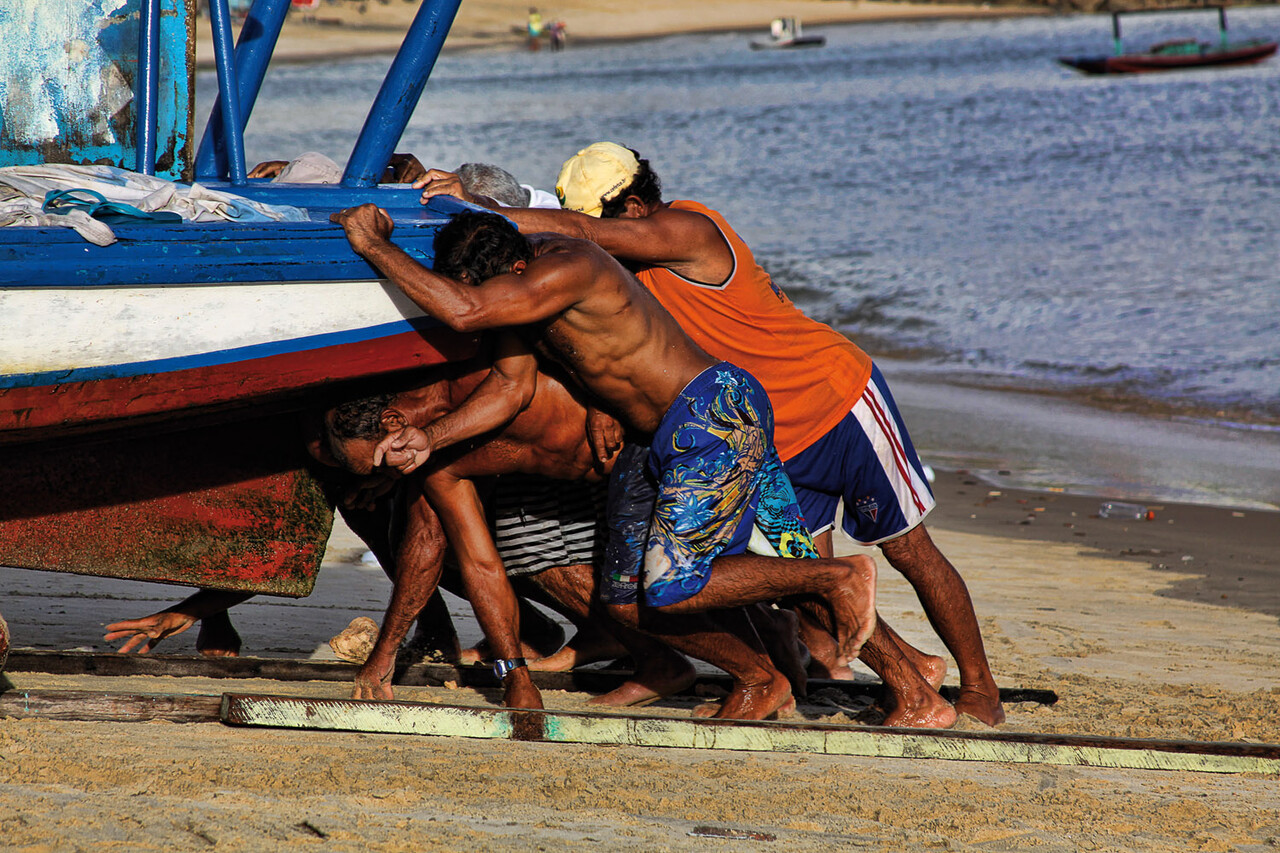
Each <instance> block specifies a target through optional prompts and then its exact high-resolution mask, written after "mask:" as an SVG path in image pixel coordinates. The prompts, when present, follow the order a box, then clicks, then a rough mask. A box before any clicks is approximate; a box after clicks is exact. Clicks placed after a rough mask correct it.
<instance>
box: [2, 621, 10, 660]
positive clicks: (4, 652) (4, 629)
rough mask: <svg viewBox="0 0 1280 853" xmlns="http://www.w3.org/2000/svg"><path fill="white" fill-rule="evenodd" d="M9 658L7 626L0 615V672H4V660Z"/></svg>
mask: <svg viewBox="0 0 1280 853" xmlns="http://www.w3.org/2000/svg"><path fill="white" fill-rule="evenodd" d="M8 659H9V626H8V625H6V624H5V621H4V617H3V616H0V672H4V664H5V661H7V660H8Z"/></svg>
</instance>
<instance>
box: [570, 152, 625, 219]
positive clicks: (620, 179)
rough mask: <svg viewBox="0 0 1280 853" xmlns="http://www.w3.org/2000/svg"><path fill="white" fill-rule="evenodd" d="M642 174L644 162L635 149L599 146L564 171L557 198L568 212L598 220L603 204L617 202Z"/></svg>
mask: <svg viewBox="0 0 1280 853" xmlns="http://www.w3.org/2000/svg"><path fill="white" fill-rule="evenodd" d="M639 173H640V161H639V160H638V159H636V155H635V154H633V153H631V149H629V148H625V147H623V146H621V145H619V144H618V143H616V142H596V143H594V144H592V145H588V146H587V147H586V148H583V149H582V150H581V151H579V152H578V153H577V154H574V155H573V156H572V157H570V158H569V159H568V160H566V161H565V162H564V165H563V166H561V167H560V177H559V178H557V179H556V198H558V199H560V206H561V207H563V208H564V209H565V210H576V211H578V212H579V213H585V214H586V215H587V216H597V217H598V216H599V215H600V213H601V211H602V210H603V207H604V205H603V202H606V201H613V200H614V199H615V198H617V197H618V193H620V192H622V191H623V190H624V189H626V188H627V187H628V186H630V185H631V182H632V181H633V180H635V177H636V175H637V174H639Z"/></svg>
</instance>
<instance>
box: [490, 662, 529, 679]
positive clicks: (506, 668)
mask: <svg viewBox="0 0 1280 853" xmlns="http://www.w3.org/2000/svg"><path fill="white" fill-rule="evenodd" d="M524 665H525V662H524V658H506V659H504V660H496V661H494V662H493V674H494V675H496V676H498V678H499V679H503V678H506V677H507V674H508V673H510V672H511V670H513V669H515V668H516V667H521V666H524Z"/></svg>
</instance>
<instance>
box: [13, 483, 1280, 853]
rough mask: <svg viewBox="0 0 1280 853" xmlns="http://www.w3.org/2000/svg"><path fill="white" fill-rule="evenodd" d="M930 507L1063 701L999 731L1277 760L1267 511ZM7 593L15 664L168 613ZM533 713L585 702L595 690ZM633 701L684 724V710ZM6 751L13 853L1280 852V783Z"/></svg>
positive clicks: (982, 597)
mask: <svg viewBox="0 0 1280 853" xmlns="http://www.w3.org/2000/svg"><path fill="white" fill-rule="evenodd" d="M936 488H937V492H938V495H939V499H940V507H939V509H938V510H937V511H936V512H935V514H934V515H933V516H932V517H931V520H930V522H929V524H930V528H931V530H932V531H933V534H934V537H935V539H936V540H937V541H938V542H939V544H940V546H941V547H942V549H943V550H944V552H946V553H947V554H948V555H949V556H950V557H951V559H952V560H953V561H954V562H955V563H956V565H957V566H958V567H959V568H960V570H961V572H962V573H963V574H964V576H965V578H966V580H967V582H968V584H969V587H970V590H971V593H972V595H973V598H974V601H975V603H976V606H977V611H978V615H979V619H980V622H981V625H982V628H983V632H984V636H985V639H986V643H987V649H988V654H989V656H990V658H991V662H992V666H993V669H994V670H995V673H996V676H997V679H998V680H999V681H1000V683H1001V685H1002V686H1003V687H1007V688H1008V687H1022V688H1034V689H1044V690H1052V691H1055V692H1056V693H1057V694H1058V696H1059V697H1060V698H1059V701H1058V702H1057V703H1056V704H1054V705H1052V706H1044V705H1040V704H1036V703H1029V702H1028V703H1017V704H1011V705H1009V706H1008V707H1007V710H1008V714H1009V719H1008V722H1006V723H1005V724H1004V725H1002V726H1001V727H1000V730H1001V731H1007V732H1045V733H1091V734H1097V735H1111V736H1131V737H1154V738H1175V739H1196V740H1206V741H1218V740H1226V741H1253V742H1269V743H1276V742H1280V714H1278V713H1277V711H1278V710H1280V688H1277V687H1276V686H1275V661H1276V660H1277V659H1278V657H1280V624H1278V622H1277V616H1278V615H1280V591H1278V590H1277V584H1275V583H1274V582H1270V583H1269V582H1268V579H1267V574H1268V573H1269V572H1270V573H1274V559H1275V558H1274V554H1275V548H1274V544H1275V541H1276V531H1277V530H1280V524H1277V522H1280V517H1278V516H1277V515H1276V514H1275V513H1264V512H1254V511H1241V510H1232V509H1217V508H1212V507H1197V506H1180V505H1173V504H1164V505H1157V506H1154V507H1153V508H1152V509H1153V511H1154V512H1155V514H1156V516H1155V518H1154V519H1153V520H1151V521H1145V520H1144V521H1140V522H1139V521H1120V520H1116V519H1102V518H1097V517H1095V514H1096V510H1097V501H1096V500H1095V499H1093V498H1089V497H1084V496H1078V495H1065V494H1054V493H1043V492H1024V491H1015V490H1010V489H1007V488H1003V487H1000V488H997V487H994V486H991V485H990V484H988V483H985V482H983V481H981V480H979V479H977V478H976V477H974V476H972V475H969V474H965V473H963V472H950V473H947V472H943V473H940V475H939V477H938V481H937V484H936ZM843 547H844V549H846V550H847V549H848V547H849V546H848V543H845V544H844V546H843ZM362 550H363V549H362V547H361V545H360V543H359V541H358V540H356V539H355V538H354V537H352V536H351V535H350V533H349V532H347V531H345V530H344V529H342V528H339V529H338V530H337V531H336V532H335V535H334V537H333V539H332V541H331V543H330V551H329V555H328V557H327V560H326V565H325V567H324V569H323V570H322V572H321V575H320V582H319V584H318V586H317V590H316V592H315V594H313V596H311V597H310V598H307V599H302V600H300V601H288V600H282V599H276V600H268V599H261V600H259V601H255V602H251V603H249V604H247V605H244V606H242V607H240V608H237V610H236V611H235V613H236V614H237V616H236V621H237V625H238V626H239V627H240V629H241V633H242V634H243V635H244V637H245V643H246V648H245V651H246V653H247V654H258V655H263V654H265V655H269V656H299V657H308V656H324V654H325V652H327V647H325V646H324V642H325V640H327V639H328V637H329V636H331V635H332V634H333V633H336V632H337V631H338V630H340V629H341V628H342V627H343V626H345V625H346V624H347V622H348V621H349V620H350V619H352V618H354V617H355V616H360V615H366V616H372V617H373V618H379V616H380V612H381V609H382V606H383V602H384V600H385V596H386V594H387V591H388V589H389V587H388V584H387V582H386V581H385V580H384V579H382V578H381V575H380V573H379V572H378V571H377V569H375V568H371V567H362V566H360V565H359V564H358V562H357V561H358V559H359V554H360V553H361V552H362ZM881 568H882V569H883V574H882V589H881V594H880V610H881V613H882V615H883V616H884V617H885V618H886V619H888V620H889V621H890V622H891V623H892V624H893V625H894V626H895V627H897V628H898V629H899V630H900V631H901V632H902V633H903V634H904V635H905V636H906V637H907V638H908V639H909V640H911V641H912V642H914V643H917V644H918V645H920V646H922V647H923V648H925V649H926V650H928V651H931V652H935V653H939V654H945V650H944V649H943V648H942V647H941V645H940V643H939V642H938V641H937V639H936V638H935V637H934V636H933V635H932V633H931V631H930V630H929V627H928V625H927V623H926V622H925V620H924V619H923V617H922V616H921V613H920V608H919V605H918V604H917V603H916V601H915V598H914V595H913V594H912V592H911V590H910V588H909V587H908V586H907V585H906V584H905V582H903V580H902V579H901V578H900V577H899V576H897V575H896V574H894V573H893V572H892V571H891V570H890V569H888V568H887V567H885V566H884V565H883V564H881ZM1273 576H1274V575H1273ZM0 584H3V589H4V590H5V592H4V594H3V595H2V596H0V613H3V614H4V615H5V617H6V618H7V619H8V620H9V623H10V626H11V628H12V631H13V634H14V645H15V646H16V647H22V646H38V647H41V648H93V649H99V650H105V649H106V648H107V645H106V644H105V643H103V642H102V641H101V639H100V637H101V632H102V626H103V625H104V624H105V623H107V622H109V621H113V620H115V619H118V618H124V617H127V616H131V615H135V614H137V615H141V614H142V613H145V612H150V611H152V610H154V609H158V607H159V606H160V605H161V602H166V601H170V600H173V599H176V598H178V597H180V596H181V595H182V594H183V591H182V590H180V589H178V588H173V587H157V586H153V585H142V584H135V583H131V582H126V581H118V582H111V581H104V580H101V579H91V578H68V577H64V576H59V575H52V574H46V573H40V572H30V571H19V570H3V571H0ZM68 585H69V586H68ZM59 588H62V589H64V593H62V594H58V593H57V592H56V590H57V589H59ZM138 599H150V600H138ZM464 611H465V608H459V613H462V612H464ZM463 627H464V631H463V633H464V639H468V636H467V634H468V632H470V637H471V638H473V637H475V636H477V634H476V633H475V631H474V624H473V623H471V624H468V625H465V626H463ZM193 643H194V638H192V637H189V636H186V635H184V636H182V637H179V638H175V639H174V640H171V641H169V642H168V643H166V644H165V645H162V646H161V648H160V651H167V652H177V653H184V652H185V653H190V652H191V650H192V649H193ZM5 677H6V678H7V679H8V683H9V685H10V686H9V688H8V689H9V690H11V691H20V690H34V689H92V690H116V691H136V692H148V693H193V694H212V695H217V694H220V693H221V692H223V691H226V690H234V691H237V692H263V693H273V694H284V695H308V696H324V697H332V698H343V697H345V696H346V695H348V693H347V691H348V688H347V686H346V685H345V684H342V683H335V682H311V683H296V682H289V683H283V682H271V681H239V680H237V681H235V682H229V681H225V680H221V681H220V680H210V679H175V678H168V677H165V678H154V677H153V678H146V677H130V678H95V677H89V676H50V675H40V674H35V673H21V672H17V673H9V674H8V675H7V676H5ZM859 678H860V679H864V680H870V679H871V676H870V675H869V674H868V673H867V672H866V671H860V673H859ZM948 681H949V683H953V682H954V679H953V678H949V679H948ZM398 698H403V699H409V700H421V701H434V702H445V703H450V704H457V703H461V704H466V703H492V702H493V701H495V699H496V697H495V696H493V695H492V694H487V695H486V693H485V692H483V691H474V690H470V689H461V690H445V689H440V688H437V689H432V688H402V689H401V690H400V691H399V693H398ZM544 698H545V699H546V701H547V704H548V706H549V707H553V708H559V709H578V708H581V707H582V703H583V702H584V701H585V700H586V698H588V697H587V696H586V695H584V694H577V693H566V692H560V691H548V692H547V693H546V694H545V697H544ZM646 710H647V711H654V712H656V713H664V714H670V715H681V714H687V713H688V704H687V700H686V701H685V702H684V703H680V702H671V703H663V704H660V705H658V706H654V707H653V708H651V709H646ZM801 713H802V715H803V717H804V718H805V719H808V720H811V721H829V722H842V723H849V724H859V723H868V724H874V723H876V722H878V717H877V712H876V711H875V710H874V709H873V708H870V707H868V706H866V705H861V706H850V704H849V703H848V702H847V701H844V702H842V700H840V699H839V698H838V697H836V698H834V699H833V698H832V697H831V696H830V695H824V694H821V693H820V694H819V695H816V696H814V697H811V700H810V701H809V702H807V703H805V704H803V705H802V706H801ZM961 726H962V727H966V728H972V729H981V728H982V727H981V725H980V724H979V723H977V722H976V721H974V720H971V719H967V718H965V719H962V721H961ZM0 755H3V757H4V761H3V762H0V806H3V808H0V832H2V833H3V837H4V838H5V842H6V846H7V847H10V848H12V849H18V850H44V849H59V850H61V849H81V848H88V847H89V846H94V845H101V844H104V843H107V842H110V843H112V844H115V845H116V846H120V847H126V846H127V847H128V848H129V849H136V850H151V849H156V850H159V849H162V848H166V847H168V848H174V847H177V848H180V849H191V848H194V847H206V846H214V845H216V846H220V847H230V848H232V849H268V848H276V847H278V846H280V845H282V844H285V843H298V844H302V843H311V844H316V845H323V846H321V847H318V848H317V849H338V850H348V849H349V850H357V849H361V850H363V849H368V850H403V849H410V848H415V849H422V848H425V849H440V850H456V849H462V848H464V847H465V848H467V849H485V850H527V849H539V848H542V849H545V848H549V847H551V846H552V845H556V846H558V847H563V848H566V849H587V848H591V849H606V850H610V849H620V848H622V847H624V846H625V847H629V848H638V849H671V850H685V849H689V850H692V849H706V843H707V842H706V841H705V840H699V839H696V838H691V837H689V836H688V835H687V833H688V832H689V831H690V830H691V829H692V828H693V827H694V826H695V825H700V824H713V825H717V826H726V827H734V828H739V829H752V830H758V831H764V832H768V833H771V834H774V835H776V836H777V838H778V842H779V849H788V850H791V849H795V850H830V849H833V848H835V849H872V850H917V849H936V848H944V849H959V850H991V851H996V850H1054V851H1057V850H1072V851H1074V850H1089V849H1096V850H1154V851H1181V850H1187V849H1200V850H1267V849H1274V845H1275V844H1277V843H1280V817H1277V815H1280V786H1277V784H1276V782H1277V781H1280V778H1278V777H1276V776H1274V775H1272V776H1257V775H1242V776H1217V775H1212V774H1202V773H1172V772H1159V771H1134V770H1113V769H1101V768H1086V767H1052V766H1046V765H1026V766H1020V765H1011V764H993V763H976V762H952V761H939V760H915V761H912V760H906V759H863V758H837V757H825V756H813V755H765V754H747V753H722V754H707V753H699V752H693V751H687V750H660V749H637V748H631V747H589V746H564V745H536V744H522V743H514V742H506V741H503V742H489V741H470V740H460V739H443V738H428V737H410V736H390V735H359V734H341V733H325V732H291V731H270V730H247V729H231V728H226V727H223V726H221V725H219V724H216V723H198V724H183V725H178V724H172V723H139V724H125V723H77V722H54V721H49V720H30V719H28V720H15V719H6V720H0ZM321 834H323V836H324V837H323V838H322V837H321ZM725 843H733V844H735V845H739V846H740V845H741V842H725ZM735 849H736V848H735Z"/></svg>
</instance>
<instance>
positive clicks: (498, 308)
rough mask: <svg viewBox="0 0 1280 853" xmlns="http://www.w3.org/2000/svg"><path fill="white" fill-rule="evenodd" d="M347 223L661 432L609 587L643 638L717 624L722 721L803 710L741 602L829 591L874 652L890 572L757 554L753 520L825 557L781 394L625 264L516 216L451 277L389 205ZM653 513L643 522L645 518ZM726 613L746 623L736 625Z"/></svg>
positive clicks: (426, 286)
mask: <svg viewBox="0 0 1280 853" xmlns="http://www.w3.org/2000/svg"><path fill="white" fill-rule="evenodd" d="M333 219H334V221H336V222H338V223H340V224H341V225H342V226H343V227H344V228H345V229H346V232H347V238H348V240H349V241H350V243H351V246H352V248H353V249H354V250H355V251H356V253H357V254H359V255H361V256H362V257H364V258H365V259H366V260H368V261H369V262H370V263H372V264H373V265H374V266H375V267H377V268H378V269H379V270H380V271H381V272H382V273H383V274H384V275H385V276H387V277H388V278H389V279H391V281H393V282H394V283H395V284H397V285H398V286H399V287H400V288H401V289H402V290H403V291H404V292H405V293H406V295H408V296H409V297H410V298H411V299H413V300H414V302H415V303H416V304H418V305H419V307H421V308H422V309H423V310H424V311H426V312H428V313H429V314H431V315H432V316H435V317H438V318H439V319H441V320H442V321H444V322H445V323H446V324H447V325H449V326H450V327H451V328H453V329H455V330H458V331H477V330H481V329H491V328H501V327H508V326H511V327H520V328H522V329H523V330H524V331H525V332H526V333H527V334H529V335H530V336H531V337H532V338H533V339H534V342H535V344H536V345H537V346H538V347H539V348H540V349H542V350H543V351H545V352H547V353H548V354H549V355H551V356H552V357H554V358H555V359H556V360H559V361H560V362H561V363H563V364H564V365H565V366H566V368H567V369H568V370H569V372H570V373H571V374H572V375H574V376H575V378H576V379H577V380H578V381H579V382H580V383H581V384H582V385H583V387H585V388H586V389H587V390H588V391H590V392H592V393H593V394H594V395H595V396H596V397H597V398H599V399H600V400H601V402H602V404H603V405H604V406H606V407H607V408H608V409H609V410H610V411H612V412H613V413H615V414H616V415H617V416H618V417H619V419H620V420H621V421H622V422H623V423H624V424H625V425H626V426H627V427H628V428H629V429H630V430H631V431H632V437H633V438H640V439H641V440H642V441H643V439H646V438H652V441H653V444H652V448H651V449H650V448H647V447H645V445H644V444H643V443H641V444H636V443H630V442H629V443H628V444H627V445H626V447H624V451H623V452H624V454H626V455H627V458H626V459H625V460H623V459H620V460H619V461H618V462H616V463H615V466H614V470H613V473H612V477H611V486H610V499H609V504H610V512H611V517H610V530H611V541H610V550H611V552H612V554H611V560H610V562H609V569H608V573H607V576H606V580H605V582H604V583H603V584H602V594H604V595H605V596H606V600H607V602H608V608H609V612H610V614H611V615H613V616H614V617H615V618H617V619H619V621H622V622H623V623H624V624H627V625H629V626H631V627H640V628H643V629H645V630H650V631H657V632H658V633H661V634H662V635H664V636H669V635H684V636H697V634H698V632H701V631H707V630H713V631H716V633H717V643H716V648H715V649H713V650H711V651H712V652H713V654H711V655H709V654H708V650H707V649H705V648H703V649H699V650H696V651H694V652H693V653H694V654H697V655H698V656H699V657H702V658H703V659H704V660H708V661H709V662H711V663H713V664H715V665H717V666H719V667H720V668H721V669H724V670H725V671H726V672H728V673H730V675H731V676H733V678H734V688H733V690H732V692H731V693H730V695H729V697H727V698H726V700H725V702H724V704H723V705H722V707H721V708H720V710H719V712H718V714H717V716H721V717H735V718H746V719H760V718H763V717H766V716H769V715H771V714H775V713H779V712H785V711H786V710H788V709H789V708H790V707H794V700H793V699H792V697H791V686H790V683H789V682H788V680H787V678H786V677H785V676H783V675H782V674H781V673H780V672H778V671H777V670H776V668H773V667H772V666H771V664H769V662H768V661H767V656H766V655H764V653H763V649H761V648H760V647H759V644H758V640H757V641H756V644H755V647H753V646H752V644H751V643H752V641H753V640H755V633H754V628H752V626H751V625H750V623H749V622H745V624H743V622H744V620H745V617H739V616H738V615H737V611H736V608H740V607H743V606H745V605H753V604H756V603H758V602H762V601H772V600H774V599H777V598H784V597H787V596H791V595H798V596H805V597H817V598H818V599H820V600H821V601H823V602H824V603H825V604H826V607H827V608H829V609H830V613H829V618H830V619H831V620H832V622H833V624H834V633H835V636H836V638H837V641H836V642H837V650H836V654H837V657H838V659H839V660H840V662H841V663H844V662H846V661H847V660H851V659H852V657H854V656H856V653H857V651H858V650H859V649H860V648H861V646H862V643H863V641H864V640H865V637H866V636H867V635H868V634H869V633H870V632H871V629H872V627H873V623H874V618H875V615H874V585H875V571H874V562H873V561H871V560H870V559H869V558H866V557H845V558H836V559H819V558H817V557H810V558H807V559H786V558H782V557H765V556H759V555H755V554H748V553H745V548H746V544H747V540H748V538H749V534H750V532H751V529H752V524H751V521H752V516H753V515H754V520H755V522H756V526H759V527H761V528H762V529H763V530H764V531H765V532H766V534H772V542H771V544H772V545H773V547H774V549H775V550H776V552H777V553H788V554H797V553H798V554H811V553H813V552H812V548H811V545H810V542H809V537H808V533H807V531H805V530H804V528H803V526H802V525H801V524H800V522H799V517H798V513H797V511H796V510H797V508H796V506H795V504H794V501H793V499H792V493H791V488H790V484H789V483H787V481H786V478H785V476H784V475H782V471H781V466H780V464H779V463H778V462H777V460H776V452H775V451H773V449H772V436H771V433H772V415H771V411H770V409H769V402H768V399H767V397H765V395H764V393H763V390H762V389H761V388H760V386H759V384H758V383H757V382H755V380H754V379H753V378H752V377H751V376H750V375H749V374H747V373H746V372H745V371H742V370H740V369H738V368H735V367H734V366H733V365H730V364H727V363H724V362H721V363H717V362H716V361H715V359H713V358H711V357H710V356H708V355H707V354H706V353H705V352H704V351H702V350H701V348H699V347H698V346H697V345H696V344H694V343H693V342H692V341H691V340H689V338H688V337H687V336H686V335H685V334H684V333H683V332H682V331H681V330H680V328H679V326H678V325H677V324H676V323H675V321H674V320H673V319H672V318H671V316H670V315H669V314H667V312H666V311H665V310H663V309H662V307H661V306H660V305H659V304H658V302H657V301H656V300H655V299H654V298H653V297H652V296H651V295H649V294H648V292H647V291H645V290H644V288H643V287H641V286H640V284H639V282H637V281H636V279H635V278H634V276H632V275H631V274H630V273H628V272H627V271H626V270H625V269H623V268H622V266H621V265H620V264H619V263H618V262H617V261H616V260H614V259H613V258H612V257H611V256H609V255H608V254H607V253H606V252H604V251H603V250H601V249H600V248H599V247H598V246H596V245H595V244H593V243H591V242H589V241H584V240H575V239H571V238H565V237H562V236H559V235H538V236H537V237H536V238H534V239H532V240H531V239H529V238H527V237H525V236H523V235H521V234H520V233H519V232H517V231H516V230H515V229H514V228H513V227H512V226H511V225H510V224H509V223H508V222H507V221H506V220H504V219H503V218H502V217H500V216H496V215H494V214H490V213H474V214H473V213H464V214H460V215H459V216H457V217H456V218H455V219H454V220H453V221H452V222H451V223H450V224H449V225H447V226H445V227H444V228H443V229H441V231H440V233H439V235H438V236H437V239H436V270H435V271H433V270H429V269H427V268H426V267H424V266H422V265H421V264H419V263H418V262H417V261H415V260H414V259H413V258H411V257H410V256H409V255H408V254H406V253H405V252H404V251H403V250H401V249H399V248H398V247H396V246H395V244H394V243H392V242H391V240H390V237H391V233H392V230H393V224H392V222H391V219H390V217H389V216H388V215H387V214H386V212H385V211H382V210H380V209H379V208H378V207H376V206H375V205H371V204H366V205H361V206H359V207H356V208H351V209H348V210H346V211H342V212H340V213H337V214H334V216H333ZM628 448H630V453H629V454H628V453H627V449H628ZM620 466H621V467H622V468H623V470H624V474H623V476H622V478H621V479H620V477H619V467H620ZM620 483H626V484H635V485H636V486H645V485H648V486H649V487H650V488H652V489H653V490H654V491H655V492H656V495H657V497H656V500H655V501H651V502H650V501H634V500H633V496H632V494H630V493H628V492H627V491H625V490H623V491H621V492H618V491H615V486H617V485H619V484H620ZM637 503H639V504H640V505H641V506H640V507H639V509H640V513H641V514H640V515H639V516H631V517H630V518H628V517H627V511H628V510H631V509H634V508H636V506H635V505H636V504H637ZM615 531H627V532H628V534H629V535H627V536H624V537H622V538H615V537H613V534H614V532H615ZM642 578H643V583H642ZM642 590H643V592H641V591H642ZM641 598H643V599H644V601H645V604H646V606H645V607H644V608H643V610H642V609H641V607H640V599H641ZM709 613H714V614H715V618H716V620H717V622H718V623H721V624H724V623H727V622H728V623H732V624H734V625H735V627H734V629H733V630H732V631H731V632H722V631H718V630H717V624H716V623H713V622H711V621H710V620H709V618H708V614H709ZM673 644H674V642H673ZM677 648H679V646H677ZM495 654H510V652H509V651H508V650H507V648H502V647H495Z"/></svg>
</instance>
